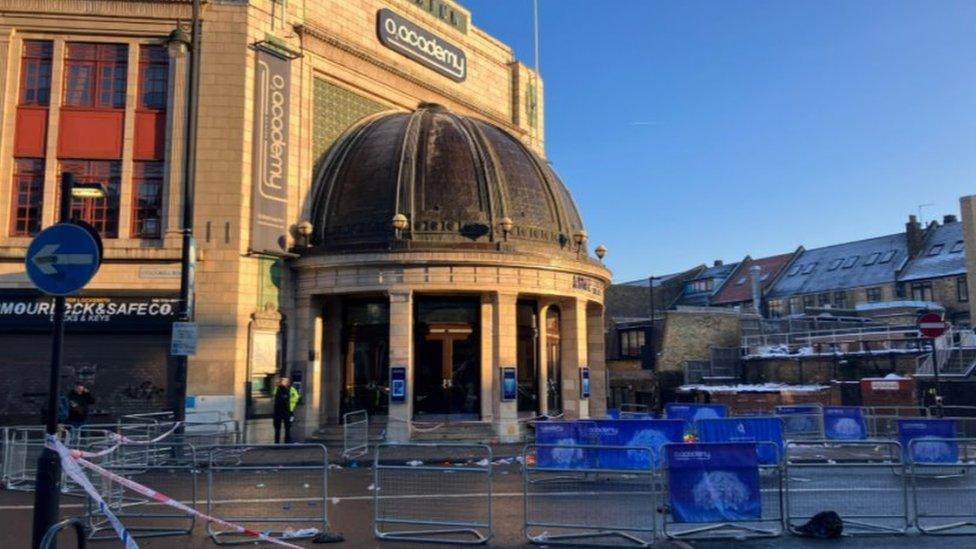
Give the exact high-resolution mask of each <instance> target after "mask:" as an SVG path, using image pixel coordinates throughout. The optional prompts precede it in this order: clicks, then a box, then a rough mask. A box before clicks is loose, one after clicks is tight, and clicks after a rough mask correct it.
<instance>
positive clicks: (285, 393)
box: [274, 377, 300, 444]
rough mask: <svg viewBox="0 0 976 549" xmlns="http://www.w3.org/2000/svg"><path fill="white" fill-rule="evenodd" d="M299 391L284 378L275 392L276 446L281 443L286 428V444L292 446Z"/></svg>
mask: <svg viewBox="0 0 976 549" xmlns="http://www.w3.org/2000/svg"><path fill="white" fill-rule="evenodd" d="M299 398H300V397H299V395H298V390H296V389H295V388H294V387H292V386H291V380H290V379H288V378H287V377H283V378H281V379H279V380H278V386H277V387H276V388H275V392H274V433H275V444H278V443H279V442H281V428H282V427H284V428H285V444H291V424H292V422H293V421H295V406H298V399H299Z"/></svg>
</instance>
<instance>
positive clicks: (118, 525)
mask: <svg viewBox="0 0 976 549" xmlns="http://www.w3.org/2000/svg"><path fill="white" fill-rule="evenodd" d="M47 446H48V447H49V448H52V449H53V450H54V451H56V452H57V453H58V455H60V456H61V465H62V467H64V470H65V472H66V473H68V476H70V477H71V479H72V480H74V481H75V482H77V483H78V484H79V485H81V487H82V488H84V489H85V492H87V493H88V495H89V496H91V498H92V499H93V500H95V502H96V503H97V504H98V509H99V510H100V511H101V512H102V513H104V514H105V516H106V518H108V521H109V522H110V523H111V524H112V528H114V529H115V532H116V533H117V534H118V535H119V539H121V540H122V543H123V544H125V548H126V549H139V546H138V545H137V544H136V542H135V540H134V539H132V536H131V535H130V534H129V531H128V530H127V529H126V528H125V525H123V524H122V522H121V521H120V520H119V519H118V517H116V516H115V515H114V514H113V513H112V511H111V509H110V508H109V506H108V505H107V504H106V503H105V500H103V499H102V496H101V495H100V494H99V493H98V490H96V489H95V487H94V486H92V483H91V481H90V480H88V477H86V476H85V474H84V472H83V471H82V470H81V467H79V465H81V466H82V467H85V468H86V469H90V470H92V471H94V472H95V473H97V474H99V475H101V476H102V477H105V478H108V479H110V480H112V481H114V482H117V483H119V484H121V485H122V486H125V487H126V488H128V489H130V490H132V491H133V492H136V493H138V494H141V495H143V496H145V497H147V498H151V499H153V500H155V501H158V502H159V503H162V504H164V505H169V506H170V507H173V508H176V509H179V510H180V511H182V512H184V513H187V514H188V515H193V516H195V517H198V518H200V519H202V520H205V521H207V522H214V523H217V524H219V525H221V526H224V527H227V528H230V529H232V530H233V531H235V532H237V533H239V534H244V535H246V536H249V537H252V538H255V539H258V540H261V541H266V542H268V543H272V544H274V545H278V546H280V547H290V548H291V549H302V548H301V547H299V546H297V545H292V544H291V543H288V542H285V541H282V540H280V539H277V538H273V537H271V536H269V535H267V534H265V533H262V532H259V531H257V530H253V529H251V528H245V527H243V526H240V525H238V524H234V523H231V522H227V521H225V520H222V519H219V518H217V517H212V516H210V515H207V514H204V513H201V512H199V511H197V510H196V509H193V508H192V507H188V506H186V505H184V504H183V503H180V502H179V501H176V500H174V499H173V498H171V497H169V496H167V495H165V494H161V493H159V492H157V491H155V490H152V489H150V488H147V487H145V486H143V485H141V484H139V483H138V482H134V481H132V480H129V479H127V478H125V477H123V476H120V475H117V474H115V473H113V472H111V471H108V470H106V469H104V468H102V467H99V466H98V465H95V464H94V463H92V462H90V461H88V460H87V459H85V457H83V456H84V454H85V452H82V451H80V450H72V449H70V448H68V447H67V446H65V445H64V444H62V443H61V441H60V440H58V438H57V437H56V436H54V435H47Z"/></svg>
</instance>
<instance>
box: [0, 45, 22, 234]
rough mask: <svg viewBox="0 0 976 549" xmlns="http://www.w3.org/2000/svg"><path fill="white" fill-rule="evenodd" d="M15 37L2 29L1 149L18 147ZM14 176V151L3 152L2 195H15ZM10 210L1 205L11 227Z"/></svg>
mask: <svg viewBox="0 0 976 549" xmlns="http://www.w3.org/2000/svg"><path fill="white" fill-rule="evenodd" d="M13 37H14V30H13V29H10V28H3V29H0V151H12V150H13V148H14V144H13V143H14V127H15V126H16V121H17V109H16V108H15V107H14V105H16V104H17V101H18V95H19V93H20V89H19V88H20V74H19V68H18V67H20V64H19V62H15V61H14V59H17V60H18V61H19V59H20V57H21V56H20V48H18V47H16V46H15V45H14V44H13V43H12V41H13ZM8 63H9V64H8ZM14 63H17V64H14ZM8 76H9V80H8ZM15 82H16V83H17V84H16V85H15V84H14V83H15ZM12 180H13V155H12V154H10V153H6V154H3V155H0V196H3V197H4V198H6V197H12V196H13V195H12V193H11V188H10V186H11V183H12ZM4 203H5V204H9V202H4ZM10 210H11V208H9V207H7V208H0V227H10V217H9V216H10V213H11V212H10ZM3 234H7V233H6V232H4V233H3Z"/></svg>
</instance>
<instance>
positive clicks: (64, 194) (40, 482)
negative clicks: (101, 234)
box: [31, 172, 106, 549]
mask: <svg viewBox="0 0 976 549" xmlns="http://www.w3.org/2000/svg"><path fill="white" fill-rule="evenodd" d="M105 196H106V192H105V189H104V188H102V186H101V185H98V184H92V183H78V184H76V183H75V178H74V175H73V174H71V173H69V172H63V173H62V174H61V191H60V197H59V198H60V206H59V208H58V220H59V221H60V222H61V223H65V222H67V221H69V220H70V218H71V199H72V198H105ZM64 308H65V304H64V296H63V295H59V296H55V298H54V329H53V332H54V334H53V337H52V341H51V369H50V372H49V377H48V382H47V410H46V415H47V417H46V421H45V426H44V432H45V433H46V434H48V435H56V434H57V432H58V400H59V397H60V392H61V388H60V383H59V382H60V378H61V359H62V353H63V350H64ZM60 505H61V458H60V457H59V456H58V453H57V452H55V451H54V450H53V449H51V448H48V447H47V446H46V445H45V446H44V449H43V450H42V451H41V455H40V457H38V458H37V473H36V475H35V477H34V523H33V531H32V543H31V547H33V548H34V549H38V548H39V547H40V546H41V541H42V540H43V539H44V534H46V533H47V531H48V529H50V528H51V526H53V525H54V523H55V522H57V521H58V519H59V516H58V515H60Z"/></svg>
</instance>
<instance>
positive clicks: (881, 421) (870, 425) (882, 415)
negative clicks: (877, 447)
mask: <svg viewBox="0 0 976 549" xmlns="http://www.w3.org/2000/svg"><path fill="white" fill-rule="evenodd" d="M861 414H862V417H863V418H864V426H865V427H866V428H867V432H868V437H870V438H898V420H899V419H906V418H924V417H928V411H927V410H926V409H925V408H924V407H921V406H862V407H861Z"/></svg>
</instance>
